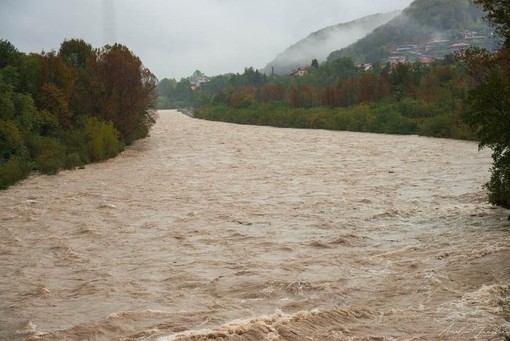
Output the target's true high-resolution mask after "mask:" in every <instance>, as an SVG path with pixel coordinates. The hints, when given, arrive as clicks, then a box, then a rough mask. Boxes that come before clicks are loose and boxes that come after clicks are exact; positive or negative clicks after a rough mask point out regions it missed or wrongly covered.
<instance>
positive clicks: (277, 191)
mask: <svg viewBox="0 0 510 341" xmlns="http://www.w3.org/2000/svg"><path fill="white" fill-rule="evenodd" d="M490 163H491V159H490V152H489V151H482V152H478V149H477V146H476V144H475V143H471V142H463V141H452V140H443V139H431V138H424V137H417V136H388V135H375V134H358V133H348V132H331V131H320V130H293V129H276V128H268V127H252V126H238V125H231V124H225V123H217V122H208V121H201V120H196V119H192V118H189V117H187V116H184V115H181V114H179V113H177V112H174V111H163V112H160V119H159V121H158V123H157V124H156V126H155V127H154V129H153V131H152V133H151V136H150V137H149V138H147V139H145V140H143V141H139V142H137V143H136V144H135V145H134V146H132V147H130V148H128V149H127V150H126V151H125V152H124V153H122V154H121V155H120V156H119V157H117V158H115V159H112V160H109V161H107V162H104V163H100V164H94V165H88V166H86V167H85V169H81V170H80V169H78V170H73V171H65V172H61V173H60V174H58V175H56V176H32V177H31V178H29V179H27V180H25V181H23V182H22V183H20V184H18V185H15V186H13V187H11V188H10V189H8V190H6V191H2V192H0V269H1V274H0V339H1V340H80V341H81V340H152V341H155V340H159V341H166V340H207V339H224V340H503V339H504V338H503V336H502V333H503V332H504V331H505V330H509V329H510V327H509V325H508V323H506V322H505V320H504V318H503V314H502V311H501V307H500V305H499V304H498V302H499V300H500V298H501V295H502V290H503V289H504V288H507V287H508V285H509V284H510V266H509V265H508V264H509V263H508V262H509V259H510V243H509V237H510V226H509V223H508V221H507V219H506V218H507V215H508V213H507V212H506V211H504V210H500V209H493V208H491V207H490V206H489V205H488V204H486V203H485V195H484V192H483V190H482V188H481V185H482V184H483V183H485V182H486V181H487V180H488V177H489V168H490Z"/></svg>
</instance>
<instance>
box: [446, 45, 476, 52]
mask: <svg viewBox="0 0 510 341" xmlns="http://www.w3.org/2000/svg"><path fill="white" fill-rule="evenodd" d="M470 47H471V44H468V43H455V44H453V45H451V46H450V47H449V48H448V50H449V51H450V52H452V53H454V52H459V51H463V50H466V49H468V48H470Z"/></svg>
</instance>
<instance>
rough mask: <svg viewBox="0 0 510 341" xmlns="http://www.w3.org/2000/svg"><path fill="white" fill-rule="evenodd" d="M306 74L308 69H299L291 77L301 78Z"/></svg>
mask: <svg viewBox="0 0 510 341" xmlns="http://www.w3.org/2000/svg"><path fill="white" fill-rule="evenodd" d="M305 74H306V69H305V68H304V67H299V68H298V69H297V70H295V71H292V73H291V74H290V75H289V76H292V77H301V76H304V75H305Z"/></svg>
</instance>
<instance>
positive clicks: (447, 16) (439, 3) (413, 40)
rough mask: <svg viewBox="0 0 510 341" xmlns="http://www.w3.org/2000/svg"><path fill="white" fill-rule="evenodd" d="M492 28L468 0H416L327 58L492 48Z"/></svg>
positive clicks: (369, 59) (375, 58)
mask: <svg viewBox="0 0 510 341" xmlns="http://www.w3.org/2000/svg"><path fill="white" fill-rule="evenodd" d="M492 31H493V30H492V29H491V27H490V26H489V25H488V24H487V23H486V22H485V21H484V19H483V12H482V10H481V9H480V8H479V7H477V6H476V5H474V4H472V3H471V2H470V1H469V0H416V1H414V2H413V3H412V4H411V5H410V6H409V7H408V8H407V9H405V10H404V11H403V12H402V14H401V15H399V16H398V17H396V18H394V19H393V20H391V21H390V22H388V23H387V24H385V25H383V26H381V27H379V28H377V29H376V30H374V31H373V32H372V33H371V34H369V35H367V36H366V37H364V38H363V39H361V40H359V41H357V42H356V43H354V44H352V45H350V46H348V47H346V48H343V49H341V50H337V51H334V52H332V53H331V54H330V55H329V57H328V61H333V60H337V59H340V58H343V57H347V56H348V57H351V58H352V59H353V60H354V61H355V62H357V63H375V62H379V61H381V60H385V59H388V58H389V57H391V56H392V55H393V56H396V55H403V56H404V57H406V58H407V59H408V60H409V59H410V60H414V59H416V58H418V56H431V57H442V56H444V55H445V54H447V53H449V52H452V50H454V49H455V46H459V45H458V44H471V45H479V46H482V47H486V48H489V49H492V48H495V47H496V46H495V45H496V44H497V42H496V41H495V39H493V38H491V37H492V35H491V34H492ZM456 44H457V45H456ZM399 47H400V48H399ZM406 47H407V48H406ZM405 50H407V51H405Z"/></svg>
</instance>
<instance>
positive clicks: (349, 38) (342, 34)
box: [261, 11, 402, 74]
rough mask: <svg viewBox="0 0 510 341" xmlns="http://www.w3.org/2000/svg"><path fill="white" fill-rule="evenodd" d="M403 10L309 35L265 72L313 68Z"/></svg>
mask: <svg viewBox="0 0 510 341" xmlns="http://www.w3.org/2000/svg"><path fill="white" fill-rule="evenodd" d="M401 12H402V11H393V12H388V13H377V14H373V15H369V16H365V17H362V18H360V19H356V20H353V21H349V22H346V23H340V24H336V25H331V26H328V27H325V28H323V29H320V30H317V31H315V32H312V33H310V34H309V35H308V36H307V37H305V38H303V39H301V40H299V41H298V42H297V43H295V44H293V45H291V46H290V47H288V48H287V49H285V50H284V51H283V52H281V53H280V54H278V56H277V57H276V58H275V59H273V60H272V61H271V62H269V63H268V64H267V65H266V66H265V67H264V68H263V69H261V72H262V73H265V74H270V73H272V72H273V71H274V72H275V73H276V74H286V73H290V72H291V71H293V70H295V69H297V68H299V67H302V66H307V65H310V63H311V62H312V59H317V60H318V61H319V62H323V61H326V59H327V57H328V55H329V54H330V53H331V51H334V50H335V49H338V48H341V47H347V46H348V45H350V44H352V43H354V42H355V41H357V40H359V39H361V38H363V37H365V36H366V35H367V34H369V33H370V32H372V31H373V30H374V29H376V28H377V27H380V26H381V25H384V24H385V23H387V22H389V21H390V20H392V19H394V18H395V17H397V16H398V15H400V14H401Z"/></svg>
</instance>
